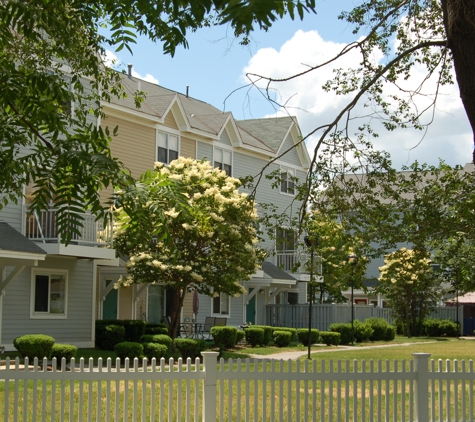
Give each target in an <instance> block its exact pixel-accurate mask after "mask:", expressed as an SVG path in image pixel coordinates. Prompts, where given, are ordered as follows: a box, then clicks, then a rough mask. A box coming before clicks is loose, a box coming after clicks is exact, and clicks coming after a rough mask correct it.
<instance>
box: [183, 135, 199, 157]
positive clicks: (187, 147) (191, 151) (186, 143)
mask: <svg viewBox="0 0 475 422" xmlns="http://www.w3.org/2000/svg"><path fill="white" fill-rule="evenodd" d="M180 155H181V156H182V157H185V158H196V141H195V140H194V139H190V138H185V137H184V136H182V137H181V140H180Z"/></svg>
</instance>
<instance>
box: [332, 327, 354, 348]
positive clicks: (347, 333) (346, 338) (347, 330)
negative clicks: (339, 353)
mask: <svg viewBox="0 0 475 422" xmlns="http://www.w3.org/2000/svg"><path fill="white" fill-rule="evenodd" d="M330 331H333V332H334V333H340V338H341V344H350V343H351V324H350V323H336V324H330Z"/></svg>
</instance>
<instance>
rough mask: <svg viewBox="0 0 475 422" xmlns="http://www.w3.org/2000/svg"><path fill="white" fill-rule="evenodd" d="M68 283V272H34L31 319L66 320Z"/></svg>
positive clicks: (38, 269)
mask: <svg viewBox="0 0 475 422" xmlns="http://www.w3.org/2000/svg"><path fill="white" fill-rule="evenodd" d="M67 281H68V272H67V271H66V270H48V269H42V268H35V269H33V270H32V277H31V311H30V316H31V318H66V309H67Z"/></svg>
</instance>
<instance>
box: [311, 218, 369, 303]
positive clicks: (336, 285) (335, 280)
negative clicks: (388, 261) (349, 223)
mask: <svg viewBox="0 0 475 422" xmlns="http://www.w3.org/2000/svg"><path fill="white" fill-rule="evenodd" d="M307 231H308V232H309V233H310V234H311V235H313V236H315V237H316V238H317V239H318V246H316V247H315V252H316V253H317V254H318V255H320V257H321V263H322V271H321V274H320V275H322V276H323V282H322V283H318V288H319V291H320V292H319V293H320V298H319V302H320V303H322V301H323V295H324V294H325V293H327V294H328V298H329V300H331V301H332V302H344V301H345V300H346V299H345V298H344V296H343V295H342V294H341V292H342V291H343V290H346V289H347V288H348V284H349V282H352V281H356V282H357V284H358V285H359V284H360V283H361V280H362V278H363V276H364V274H365V271H366V266H367V262H366V257H365V256H363V253H362V247H363V243H362V242H361V241H360V240H359V239H358V238H356V237H354V236H351V235H350V234H349V233H347V232H346V231H345V229H344V227H343V225H342V224H340V223H339V222H338V221H337V220H336V219H335V218H332V217H329V216H326V215H323V214H321V213H319V212H313V213H311V214H310V218H309V222H308V224H307ZM349 254H356V255H357V256H358V258H359V263H358V265H357V266H356V267H355V268H352V269H350V268H349V266H348V265H347V257H348V255H349ZM350 275H351V276H352V277H350ZM350 278H351V280H350Z"/></svg>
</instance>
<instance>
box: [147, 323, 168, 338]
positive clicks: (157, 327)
mask: <svg viewBox="0 0 475 422" xmlns="http://www.w3.org/2000/svg"><path fill="white" fill-rule="evenodd" d="M145 334H165V335H168V327H167V326H166V325H165V324H160V323H158V324H153V323H147V325H146V326H145Z"/></svg>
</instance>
